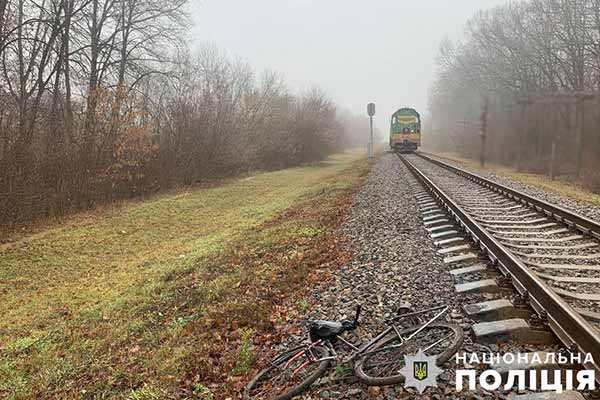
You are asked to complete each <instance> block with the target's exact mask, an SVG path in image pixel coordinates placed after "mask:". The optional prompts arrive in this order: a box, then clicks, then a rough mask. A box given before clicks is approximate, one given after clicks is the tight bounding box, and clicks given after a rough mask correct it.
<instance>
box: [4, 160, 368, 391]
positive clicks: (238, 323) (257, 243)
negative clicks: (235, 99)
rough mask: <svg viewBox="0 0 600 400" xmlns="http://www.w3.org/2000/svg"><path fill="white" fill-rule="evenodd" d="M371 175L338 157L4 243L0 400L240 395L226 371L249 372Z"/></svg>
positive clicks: (361, 165)
mask: <svg viewBox="0 0 600 400" xmlns="http://www.w3.org/2000/svg"><path fill="white" fill-rule="evenodd" d="M366 168H367V163H366V161H365V160H364V159H363V158H361V157H359V156H358V155H356V154H342V155H337V156H335V157H332V158H331V159H329V160H328V161H327V162H324V163H321V164H317V165H313V166H306V167H301V168H292V169H287V170H282V171H277V172H268V173H257V174H254V175H251V176H248V177H245V178H241V179H239V180H236V181H234V182H230V183H227V184H224V185H222V186H219V187H213V188H208V189H197V190H192V189H190V190H189V191H187V192H184V193H179V194H176V195H168V196H161V197H158V198H156V199H154V200H151V201H147V202H142V203H140V202H137V203H131V204H127V205H124V206H122V207H119V208H116V209H112V210H107V211H103V212H98V213H91V214H88V215H86V216H79V217H75V218H72V219H71V220H70V221H68V222H66V223H64V224H62V225H57V226H54V227H50V228H48V229H45V230H43V231H40V232H38V233H36V234H33V235H30V236H28V237H24V238H16V239H15V240H14V241H13V242H11V243H8V244H5V245H2V247H0V266H1V267H0V315H2V318H1V320H0V346H1V347H0V397H7V398H14V399H21V398H31V397H45V398H65V397H67V398H79V397H94V396H98V397H108V398H111V397H113V398H114V397H118V398H132V399H134V398H135V399H153V398H164V397H168V396H174V395H176V396H177V397H189V398H207V396H209V395H208V394H207V393H209V394H210V396H212V393H216V392H215V390H216V391H217V392H218V391H219V390H220V391H228V390H229V391H231V390H234V389H235V388H236V385H239V379H237V378H235V377H233V378H231V376H234V375H244V374H246V373H248V372H249V370H250V368H251V363H252V357H251V354H250V353H251V346H250V343H251V336H252V334H253V333H256V335H260V334H262V333H264V332H267V331H273V321H272V317H271V313H272V306H273V303H274V301H275V300H277V299H279V300H278V301H280V302H281V301H283V300H281V298H283V296H284V295H285V293H286V291H288V290H297V289H299V288H301V287H302V282H303V280H304V279H305V278H306V276H307V275H308V272H309V270H310V268H309V266H310V264H311V263H312V262H313V261H314V260H316V261H318V260H319V257H322V254H320V253H319V251H321V252H322V251H323V249H319V246H320V243H326V240H325V238H329V237H330V236H331V230H332V228H333V227H334V226H335V223H336V221H337V220H338V219H339V215H340V213H341V212H343V210H340V208H343V203H340V201H342V199H344V198H345V197H347V196H348V193H350V192H351V191H352V189H353V188H354V187H355V186H356V185H357V184H358V183H359V182H360V180H361V177H362V176H363V175H364V172H365V170H366ZM311 260H313V261H311ZM277 296H279V297H277ZM293 308H296V307H293ZM224 353H226V354H224ZM225 355H230V356H231V357H230V359H228V358H227V357H226V356H225ZM210 384H212V385H213V386H214V387H209V386H205V385H210ZM194 388H196V389H194ZM198 388H206V391H203V393H202V394H198V393H197V392H198V391H199V389H198ZM216 398H219V396H217V397H216Z"/></svg>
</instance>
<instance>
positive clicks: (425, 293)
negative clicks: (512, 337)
mask: <svg viewBox="0 0 600 400" xmlns="http://www.w3.org/2000/svg"><path fill="white" fill-rule="evenodd" d="M416 185H417V184H416V180H415V179H414V178H413V177H412V175H411V174H410V173H409V171H408V170H407V169H406V167H405V166H404V164H402V162H401V161H400V160H399V159H398V157H397V156H396V155H394V154H392V153H384V154H382V155H380V156H379V157H378V159H377V161H376V162H375V165H373V167H372V169H371V172H370V174H369V176H368V177H367V179H366V181H365V184H364V186H363V187H362V189H361V190H360V191H359V193H357V195H356V197H355V203H354V205H353V206H352V208H351V210H350V213H349V216H348V218H347V220H346V222H345V223H344V224H343V225H342V228H341V230H342V233H343V234H344V235H345V236H346V237H347V238H348V242H349V246H350V248H351V251H352V253H353V255H354V257H353V259H352V261H350V262H348V263H347V264H345V265H343V266H342V267H341V268H340V269H339V270H337V271H335V272H334V279H333V280H332V281H331V282H328V283H327V284H326V286H325V285H321V286H318V287H315V288H313V290H311V293H310V295H309V297H308V300H309V303H310V309H308V310H307V312H306V314H307V315H306V317H309V318H315V319H334V320H341V319H343V318H351V316H352V315H353V311H354V308H355V306H356V305H357V304H362V306H363V313H362V317H361V326H360V328H359V330H358V334H359V336H360V337H361V338H363V339H364V338H368V337H371V336H374V334H376V333H378V332H380V331H381V330H382V329H383V327H384V325H383V321H384V320H385V319H386V318H389V317H390V316H392V315H393V314H395V312H396V310H397V307H398V306H399V305H401V304H402V305H408V306H410V307H412V308H414V309H415V310H420V309H425V308H429V307H433V306H437V305H440V304H448V305H449V306H450V311H449V312H448V318H452V320H453V321H454V322H455V323H458V324H461V325H462V326H463V329H464V330H465V333H466V334H467V336H466V337H465V346H466V348H467V350H473V348H470V349H469V348H468V347H469V346H471V341H470V338H469V336H468V330H469V326H470V325H469V323H468V321H465V320H463V315H462V310H461V305H462V301H464V299H463V298H460V296H458V295H457V294H456V293H455V291H454V281H453V278H452V276H451V275H450V274H449V273H448V270H449V269H450V268H449V267H448V266H446V265H445V264H444V263H443V261H442V257H441V256H440V255H439V254H437V253H436V249H435V246H434V244H433V241H432V239H431V238H430V237H429V235H428V233H427V232H426V230H425V228H424V225H423V222H422V217H421V212H420V210H419V207H418V204H417V200H416V198H415V197H414V195H413V192H414V187H415V186H416ZM299 323H300V322H299ZM447 364H448V365H447V366H445V372H444V373H443V374H442V375H441V377H440V379H439V382H440V386H439V387H438V388H437V390H433V389H431V388H430V389H428V391H427V393H428V395H430V396H431V398H433V399H441V398H452V395H450V393H452V392H453V389H454V376H453V370H452V368H451V366H450V364H452V365H454V361H453V359H451V361H450V362H448V363H447ZM449 395H450V396H449ZM413 396H414V393H413V392H412V390H407V389H404V388H403V387H401V386H396V387H385V388H368V387H366V386H364V385H361V384H360V383H358V382H357V381H356V378H354V374H353V372H352V371H347V372H346V373H343V372H340V370H339V368H337V369H336V368H333V369H332V371H331V374H330V375H329V376H328V377H326V378H325V379H323V380H322V381H321V382H320V383H319V384H317V385H316V386H315V387H314V389H313V390H312V391H311V392H309V393H307V394H306V395H305V396H304V398H306V399H313V398H347V399H361V398H363V399H367V398H368V399H388V398H394V399H395V398H414V397H413Z"/></svg>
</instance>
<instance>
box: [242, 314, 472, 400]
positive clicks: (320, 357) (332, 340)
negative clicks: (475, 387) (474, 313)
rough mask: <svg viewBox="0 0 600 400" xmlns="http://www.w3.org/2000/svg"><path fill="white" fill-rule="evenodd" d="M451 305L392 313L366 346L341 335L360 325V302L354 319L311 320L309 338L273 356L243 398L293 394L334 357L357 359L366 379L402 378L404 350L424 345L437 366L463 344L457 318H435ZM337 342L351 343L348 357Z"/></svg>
mask: <svg viewBox="0 0 600 400" xmlns="http://www.w3.org/2000/svg"><path fill="white" fill-rule="evenodd" d="M438 310H441V311H440V312H438V313H437V314H436V315H435V316H434V317H432V318H430V319H429V320H427V321H426V322H424V323H420V322H421V320H420V317H419V316H420V315H423V314H425V313H431V312H434V311H438ZM447 310H448V307H447V306H438V307H433V308H430V309H427V310H423V311H418V312H405V313H403V314H401V315H398V316H396V317H395V318H393V319H392V320H391V321H390V322H389V323H388V324H389V326H388V327H387V328H386V329H385V330H383V331H382V332H381V333H379V334H378V335H377V336H376V337H375V338H373V339H372V340H370V341H368V342H367V343H365V344H364V345H362V346H356V345H355V344H353V343H351V342H350V341H348V340H346V339H344V337H342V335H343V334H344V333H346V332H351V331H354V330H355V329H356V328H357V327H358V325H359V322H358V319H359V316H360V312H361V306H360V305H359V306H358V307H357V308H356V314H355V317H354V320H352V321H350V320H343V321H341V322H335V321H324V320H313V321H309V338H310V343H306V344H300V345H299V346H295V347H293V348H292V349H290V350H287V351H285V352H283V353H281V354H279V355H277V356H276V357H275V358H273V360H271V361H270V362H269V365H268V366H267V367H266V368H264V369H263V370H261V371H260V372H259V373H258V374H256V375H255V376H254V378H253V379H252V380H251V381H250V382H249V383H248V385H247V386H246V388H245V390H244V392H243V396H242V398H243V399H245V400H250V399H273V400H289V399H291V398H292V397H294V396H297V395H299V394H301V393H302V392H304V391H305V390H307V389H308V388H309V387H310V386H311V385H312V384H313V383H314V382H315V381H316V380H317V379H319V378H320V377H321V376H323V375H324V374H325V372H326V371H327V369H328V368H329V366H330V364H331V362H332V361H337V362H338V363H342V364H343V363H349V362H354V371H355V373H356V376H357V377H358V379H359V380H361V381H362V382H363V383H365V384H367V385H371V386H385V385H395V384H400V383H403V382H404V379H405V378H404V376H403V375H402V374H400V372H399V371H400V369H401V368H402V367H403V365H404V357H403V356H404V355H405V354H413V353H416V352H417V351H418V350H419V349H421V350H423V352H425V353H426V354H427V355H428V356H432V355H436V356H437V365H438V366H439V365H442V364H443V363H445V362H446V361H448V359H450V357H452V355H453V354H454V353H456V351H457V350H458V349H459V347H460V346H461V344H462V341H463V331H462V329H461V328H460V327H459V326H457V325H454V324H449V323H446V322H437V320H438V319H439V318H440V317H441V316H442V315H444V314H445V313H446V311H447ZM404 311H407V310H406V309H404ZM409 317H412V318H419V320H418V322H417V323H413V324H411V325H410V326H407V327H399V326H397V325H396V324H397V322H398V321H400V320H401V319H406V318H409ZM339 343H342V344H343V345H345V346H346V347H347V348H350V349H351V353H350V355H349V356H348V357H347V358H342V357H341V356H339V355H338V353H337V351H336V348H339Z"/></svg>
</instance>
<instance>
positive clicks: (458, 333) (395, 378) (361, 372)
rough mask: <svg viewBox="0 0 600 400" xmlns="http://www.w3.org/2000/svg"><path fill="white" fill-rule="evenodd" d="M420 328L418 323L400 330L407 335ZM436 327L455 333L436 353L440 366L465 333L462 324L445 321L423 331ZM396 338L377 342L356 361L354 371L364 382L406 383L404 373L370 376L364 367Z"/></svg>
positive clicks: (451, 354) (457, 347) (369, 383)
mask: <svg viewBox="0 0 600 400" xmlns="http://www.w3.org/2000/svg"><path fill="white" fill-rule="evenodd" d="M419 328H420V326H418V325H417V326H411V327H408V328H404V329H401V330H399V333H400V334H401V335H403V336H405V335H408V334H411V333H412V332H414V331H416V330H417V329H419ZM434 328H445V329H448V330H449V331H452V333H453V334H454V339H453V340H452V343H451V344H450V345H449V346H447V347H446V348H445V350H444V351H443V352H441V353H440V354H436V356H437V360H436V364H437V365H438V366H441V365H442V364H444V363H445V362H446V361H448V360H449V359H450V357H452V356H453V355H454V354H455V353H456V352H457V351H458V349H459V348H460V346H461V345H462V342H463V339H464V333H463V330H462V328H461V327H460V326H458V325H454V324H448V323H445V322H436V323H433V324H431V325H429V326H427V327H426V328H425V329H424V330H423V332H426V331H427V330H432V329H434ZM395 340H398V337H397V336H396V335H394V336H391V337H389V336H388V337H386V338H383V340H382V341H381V342H380V343H378V344H376V345H375V347H374V348H373V349H372V350H371V351H368V352H366V353H365V354H364V355H363V356H362V357H361V358H360V359H358V360H356V361H355V363H354V372H355V373H356V376H357V377H358V379H359V380H360V381H361V382H363V383H364V384H366V385H369V386H387V385H398V384H401V383H404V380H405V377H404V375H402V374H397V375H392V376H386V377H377V376H369V375H368V374H367V373H366V372H365V369H364V367H365V362H366V361H367V360H368V359H369V356H372V355H374V354H376V353H377V352H378V350H379V349H380V348H382V347H384V346H387V345H389V344H390V343H392V342H393V341H395Z"/></svg>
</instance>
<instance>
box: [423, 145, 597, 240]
mask: <svg viewBox="0 0 600 400" xmlns="http://www.w3.org/2000/svg"><path fill="white" fill-rule="evenodd" d="M414 154H416V155H418V156H419V157H421V158H423V159H425V160H427V161H429V162H431V163H434V164H436V165H439V166H440V167H442V168H445V169H448V170H450V171H452V172H455V173H457V174H458V175H461V176H463V177H465V178H467V179H469V180H470V181H473V182H475V183H477V184H478V185H481V186H484V187H486V188H488V189H490V190H493V191H494V192H497V193H500V194H502V195H504V196H506V197H508V198H510V199H513V200H514V201H516V202H519V203H521V204H524V205H526V206H528V207H532V208H535V209H536V210H537V211H539V212H543V213H544V214H546V215H547V216H549V217H551V218H554V219H555V220H557V221H559V222H562V223H564V224H565V225H567V226H569V227H571V228H574V229H577V230H578V231H580V232H581V233H584V234H589V235H591V236H594V237H595V238H597V239H600V223H599V222H596V221H594V220H592V219H589V218H587V217H584V216H583V215H580V214H577V213H574V212H572V211H569V210H567V209H565V208H562V207H560V206H557V205H555V204H551V203H548V202H546V201H543V200H540V199H537V198H535V197H533V196H530V195H528V194H526V193H523V192H521V191H518V190H515V189H512V188H509V187H508V186H504V185H502V184H500V183H497V182H494V181H492V180H490V179H487V178H484V177H483V176H481V175H478V174H475V173H473V172H470V171H466V170H464V169H462V168H459V167H457V166H455V165H452V164H449V163H446V162H443V161H441V160H438V159H436V158H432V157H430V156H428V155H425V154H423V153H420V152H418V153H414Z"/></svg>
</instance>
